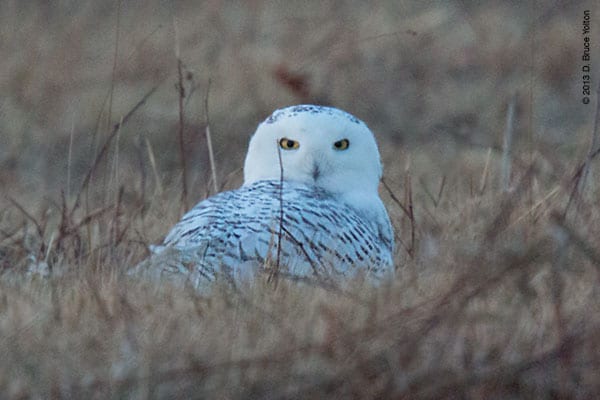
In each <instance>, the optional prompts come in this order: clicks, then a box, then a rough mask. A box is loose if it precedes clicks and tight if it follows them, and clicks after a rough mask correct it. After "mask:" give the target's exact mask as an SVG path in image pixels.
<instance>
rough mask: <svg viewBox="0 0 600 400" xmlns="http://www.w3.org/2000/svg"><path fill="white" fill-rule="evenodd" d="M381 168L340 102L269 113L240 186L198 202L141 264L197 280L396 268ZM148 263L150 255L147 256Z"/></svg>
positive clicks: (368, 136)
mask: <svg viewBox="0 0 600 400" xmlns="http://www.w3.org/2000/svg"><path fill="white" fill-rule="evenodd" d="M381 176H382V166H381V161H380V156H379V151H378V149H377V144H376V142H375V138H374V136H373V134H372V132H371V131H370V130H369V128H368V127H367V126H366V125H365V123H363V122H362V121H361V120H359V119H357V118H356V117H354V116H352V115H350V114H348V113H346V112H344V111H341V110H339V109H336V108H330V107H323V106H314V105H298V106H292V107H287V108H283V109H280V110H277V111H275V112H274V113H273V114H271V115H270V116H269V117H268V118H267V119H266V120H265V121H264V122H262V123H261V124H260V125H259V126H258V128H257V130H256V132H255V133H254V135H253V136H252V138H251V140H250V144H249V147H248V152H247V155H246V160H245V163H244V183H243V185H242V186H241V187H240V188H239V189H236V190H232V191H228V192H222V193H219V194H217V195H215V196H213V197H210V198H208V199H206V200H203V201H201V202H200V203H199V204H197V205H196V206H195V207H194V208H192V209H191V210H190V211H189V212H188V213H187V214H185V215H184V216H183V218H182V219H181V220H180V221H179V222H178V223H177V224H176V225H175V226H174V227H173V229H172V230H171V231H170V232H169V234H168V235H167V236H166V238H165V239H164V243H163V244H162V245H161V246H155V247H154V248H153V252H154V255H153V256H151V257H150V259H149V260H147V261H146V262H144V263H142V264H140V265H139V266H138V268H158V269H159V270H160V274H161V276H163V275H164V274H167V275H172V274H174V275H172V276H178V277H185V279H186V280H189V281H190V282H191V283H192V284H193V285H194V286H196V287H199V286H201V285H203V283H207V282H210V281H214V280H215V279H217V278H218V277H219V276H220V275H224V276H226V277H228V278H233V279H234V280H239V279H242V278H244V277H245V278H251V277H252V276H255V275H256V274H257V273H259V272H269V271H270V272H271V273H272V272H273V271H274V270H275V269H276V270H277V273H279V274H281V275H283V276H294V277H298V276H300V277H303V278H324V279H335V278H340V277H352V276H355V275H356V274H357V272H359V271H362V272H363V273H366V275H367V276H370V277H374V278H375V279H376V280H379V279H380V278H382V277H385V276H389V275H391V274H392V273H393V264H392V252H393V245H394V243H393V233H392V226H391V224H390V220H389V217H388V214H387V212H386V209H385V207H384V205H383V203H382V201H381V199H380V198H379V194H378V185H379V181H380V178H381ZM148 261H149V262H148Z"/></svg>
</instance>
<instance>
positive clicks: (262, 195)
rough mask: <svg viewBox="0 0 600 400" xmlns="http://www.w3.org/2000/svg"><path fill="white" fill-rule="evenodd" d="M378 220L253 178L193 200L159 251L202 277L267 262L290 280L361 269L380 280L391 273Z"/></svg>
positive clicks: (320, 194) (299, 187)
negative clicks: (166, 250)
mask: <svg viewBox="0 0 600 400" xmlns="http://www.w3.org/2000/svg"><path fill="white" fill-rule="evenodd" d="M281 184H283V187H282V186H281ZM384 212H385V211H384ZM384 217H385V218H383V220H384V221H386V222H387V224H383V226H380V225H382V224H380V223H377V222H373V220H372V219H370V218H367V217H366V216H365V215H363V213H361V212H359V211H357V210H355V209H353V208H352V207H350V206H348V205H346V204H345V203H343V202H340V201H339V199H337V198H336V197H335V196H333V195H331V194H329V193H327V192H325V191H323V190H321V189H319V188H316V187H314V186H310V185H305V184H300V183H294V182H283V183H280V182H279V181H275V180H265V181H258V182H254V183H253V184H250V185H246V186H242V187H241V188H239V189H237V190H233V191H229V192H223V193H220V194H218V195H216V196H214V197H211V198H209V199H207V200H204V201H202V202H200V203H199V204H198V205H196V206H195V207H194V208H193V209H192V210H190V211H189V212H188V213H187V214H186V215H185V216H184V217H183V218H182V219H181V221H180V222H179V223H178V224H177V225H175V227H173V229H172V230H171V232H170V233H169V234H168V235H167V237H166V238H165V241H164V247H161V249H162V248H172V249H176V250H177V255H176V257H178V258H179V260H180V261H181V263H183V264H185V267H184V269H185V270H187V271H190V273H193V274H195V275H197V276H198V277H200V278H207V279H209V280H212V279H214V278H215V277H216V276H217V275H218V273H220V272H223V271H225V272H226V273H227V274H228V275H229V276H233V277H236V276H247V275H250V276H251V275H253V274H254V273H255V271H256V270H268V269H269V268H270V267H273V266H274V265H276V266H277V268H279V270H280V272H281V273H282V274H286V275H291V276H302V277H327V278H332V277H339V276H344V277H351V276H354V275H356V273H357V272H358V271H363V272H366V273H367V274H368V275H370V276H372V277H375V278H381V277H383V276H385V275H387V274H389V273H391V271H392V246H393V237H392V231H391V226H390V225H389V220H388V218H387V214H386V215H385V216H384ZM378 220H382V219H381V218H380V219H378Z"/></svg>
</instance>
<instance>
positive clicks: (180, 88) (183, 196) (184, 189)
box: [173, 18, 188, 211]
mask: <svg viewBox="0 0 600 400" xmlns="http://www.w3.org/2000/svg"><path fill="white" fill-rule="evenodd" d="M173 29H174V30H175V58H176V60H177V81H178V84H177V85H178V87H177V89H178V94H179V96H178V98H179V99H178V100H179V103H178V104H179V156H180V160H181V205H182V208H183V209H184V210H185V211H187V209H188V201H187V197H188V189H187V165H186V160H185V141H184V134H183V133H184V118H183V117H184V107H183V99H184V98H185V88H184V87H183V63H182V61H181V55H180V50H179V30H178V27H177V20H176V19H175V18H173Z"/></svg>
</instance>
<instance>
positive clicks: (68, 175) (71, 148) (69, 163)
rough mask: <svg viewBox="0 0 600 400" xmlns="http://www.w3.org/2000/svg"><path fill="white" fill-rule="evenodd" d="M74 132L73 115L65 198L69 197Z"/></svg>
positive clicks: (73, 118)
mask: <svg viewBox="0 0 600 400" xmlns="http://www.w3.org/2000/svg"><path fill="white" fill-rule="evenodd" d="M74 134H75V116H74V115H73V116H72V117H71V134H70V135H69V152H68V155H67V199H70V198H71V159H72V154H73V135H74Z"/></svg>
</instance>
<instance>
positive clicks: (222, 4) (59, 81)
mask: <svg viewBox="0 0 600 400" xmlns="http://www.w3.org/2000/svg"><path fill="white" fill-rule="evenodd" d="M595 8H597V3H596V2H594V1H587V2H586V1H575V2H561V1H539V0H538V1H530V2H521V1H504V2H496V1H468V0H463V1H390V0H385V1H372V2H363V1H305V2H288V1H258V0H254V1H243V2H242V1H239V2H238V1H223V0H213V1H184V0H180V1H158V0H153V1H146V0H144V1H134V0H131V1H102V2H97V1H67V0H63V1H55V2H42V1H27V2H21V1H16V0H14V1H10V0H4V1H2V2H1V4H0V10H1V11H0V54H1V55H2V57H0V188H2V191H3V192H4V194H9V195H10V196H11V197H13V198H17V199H19V201H20V202H23V203H24V204H30V205H32V206H33V205H35V204H39V202H40V201H41V200H42V199H43V198H44V197H50V198H57V197H58V196H59V195H60V192H61V191H65V192H66V193H67V194H70V195H71V196H72V195H73V193H76V192H77V191H78V190H79V189H80V187H81V184H82V179H83V177H84V176H85V174H86V173H87V171H89V169H90V167H91V165H92V162H93V160H94V158H95V157H96V156H97V154H98V153H99V151H100V150H101V148H102V146H103V144H104V143H106V140H107V138H108V137H109V136H110V134H111V132H113V130H114V126H115V124H117V123H119V121H120V120H121V118H123V117H124V116H126V115H127V114H128V113H130V112H131V111H132V110H133V109H134V108H135V107H136V104H138V102H140V100H141V99H142V98H144V96H145V95H146V94H147V93H148V92H150V91H152V90H153V89H155V91H154V92H152V94H151V95H150V96H149V97H148V98H147V99H146V101H145V102H144V104H142V105H140V106H139V108H137V109H135V112H134V113H133V114H132V115H131V117H130V118H129V119H127V120H126V123H125V124H124V125H123V127H122V128H121V129H120V131H119V133H118V138H114V140H111V142H110V146H109V148H108V152H107V154H106V157H104V158H103V159H102V163H104V164H103V165H102V168H99V169H98V171H104V172H97V173H95V174H94V176H93V179H94V181H93V182H96V183H97V182H98V181H97V180H98V179H99V177H102V179H103V181H102V182H104V184H105V185H104V186H106V182H107V179H108V180H109V181H110V179H112V178H111V177H113V178H114V177H117V178H118V179H120V183H121V184H122V185H123V186H124V191H125V195H126V196H127V195H128V192H132V193H133V192H139V191H140V189H143V190H142V191H144V190H145V189H146V188H141V187H140V185H146V186H148V187H155V186H156V185H159V186H166V187H167V188H168V187H169V184H173V185H175V184H178V182H179V177H180V174H181V163H180V156H179V138H178V135H179V129H180V105H179V97H180V91H179V88H178V87H179V80H180V79H179V74H178V59H177V57H176V55H177V53H178V54H179V59H180V60H181V67H182V68H181V71H182V79H181V81H182V83H183V89H184V91H183V93H184V96H185V97H184V98H183V101H182V114H183V126H184V128H183V136H184V144H185V152H186V162H187V165H188V173H187V174H188V181H189V186H190V199H191V201H196V200H198V199H199V198H200V197H202V196H203V195H206V191H207V189H206V188H207V187H209V179H210V168H209V164H208V152H207V144H206V138H205V133H204V132H205V126H206V121H207V118H206V113H205V101H206V100H208V117H209V121H210V127H211V131H212V136H213V141H214V147H215V157H216V165H217V172H218V179H219V181H220V185H221V186H225V187H228V186H229V187H233V186H236V185H237V184H239V182H240V181H241V171H240V167H241V165H242V161H243V156H244V153H245V151H246V146H247V141H248V139H249V137H250V135H251V134H252V133H253V131H254V129H255V127H256V125H257V124H258V123H259V122H260V121H261V120H263V119H264V118H265V117H266V116H268V115H269V114H270V113H271V112H272V111H273V110H274V109H277V108H281V107H284V106H287V105H290V104H297V103H317V104H328V105H333V106H336V107H339V108H342V109H344V110H347V111H348V112H350V113H353V114H355V115H356V116H358V117H359V118H361V119H363V120H364V121H365V122H366V123H367V124H368V125H369V126H370V127H371V128H372V129H373V131H374V132H375V133H376V135H377V137H378V140H379V143H380V147H381V151H382V154H383V158H384V162H385V166H386V175H388V176H389V177H390V179H391V180H392V181H394V177H395V176H397V175H398V174H399V173H401V172H402V171H404V169H405V168H408V165H409V164H410V165H411V168H417V169H418V168H420V169H421V170H422V173H425V174H427V173H430V174H433V175H438V176H441V175H443V174H444V173H446V172H447V171H448V170H449V168H450V169H452V168H455V167H454V164H453V163H454V162H456V160H457V159H460V161H461V165H463V166H464V165H465V162H466V163H467V164H468V163H469V162H470V161H469V160H471V159H472V160H473V163H474V166H478V165H479V164H478V163H480V164H481V162H483V161H482V160H484V159H485V155H486V153H487V150H488V148H490V147H492V148H498V147H499V146H501V144H502V134H503V131H504V129H505V125H506V114H507V106H508V104H509V103H510V101H511V99H514V100H513V103H514V105H515V125H514V126H515V147H516V148H517V149H525V150H528V151H529V150H531V149H532V146H533V147H535V146H538V145H550V146H552V149H554V150H556V151H557V153H561V154H562V153H564V154H565V155H567V156H568V157H573V159H574V160H576V159H580V158H581V157H582V156H584V155H585V151H586V149H587V146H588V143H589V137H590V132H591V130H592V127H593V119H594V112H595V102H594V97H592V103H591V104H588V105H584V104H582V101H581V97H582V95H581V89H582V82H581V76H582V73H581V67H582V61H581V54H582V52H583V39H582V20H583V12H584V10H586V9H591V10H592V15H593V13H594V11H595ZM594 22H595V21H592V33H593V32H594V29H595V28H594ZM592 46H593V49H592V51H593V53H592V66H593V67H594V71H597V67H595V65H596V62H594V60H596V59H597V60H598V61H597V63H598V64H597V65H600V58H599V57H598V55H597V54H598V53H597V51H596V49H597V46H596V43H595V41H594V40H592ZM209 82H210V84H209ZM596 82H597V80H596V75H595V74H594V78H593V80H592V85H593V86H594V87H595V85H596ZM209 87H210V89H209ZM493 157H496V152H494V153H493ZM152 158H154V160H152ZM115 159H116V160H117V161H115ZM111 168H112V169H111ZM115 168H117V172H116V173H115V171H114V169H115ZM476 169H477V174H480V173H481V171H480V166H479V167H477V168H476ZM152 171H154V172H152ZM142 175H144V176H143V179H139V177H140V176H142ZM107 176H108V178H107ZM96 187H98V186H97V185H96ZM100 187H102V185H100ZM173 188H174V190H178V189H175V188H179V186H173ZM101 190H103V189H101ZM132 196H133V195H132ZM2 201H4V200H2Z"/></svg>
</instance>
